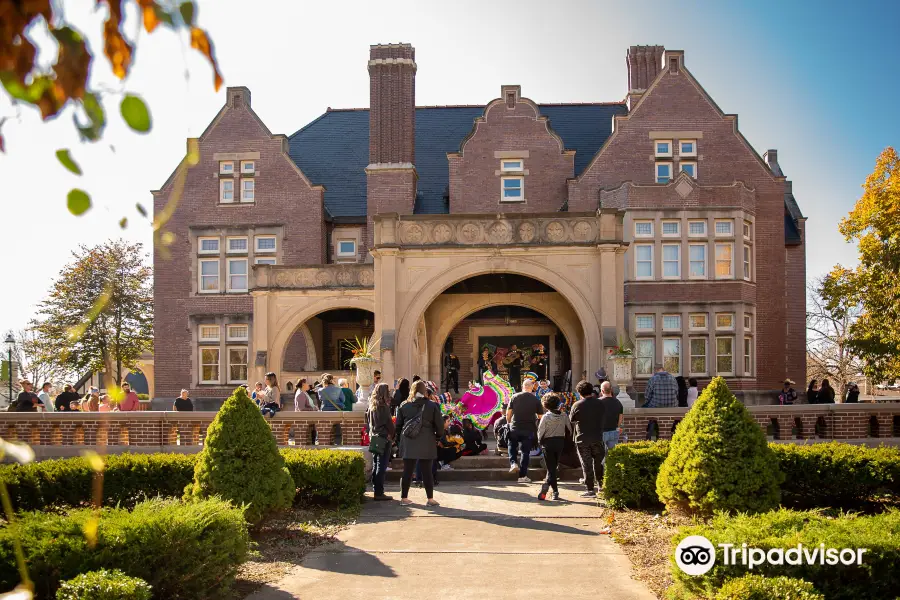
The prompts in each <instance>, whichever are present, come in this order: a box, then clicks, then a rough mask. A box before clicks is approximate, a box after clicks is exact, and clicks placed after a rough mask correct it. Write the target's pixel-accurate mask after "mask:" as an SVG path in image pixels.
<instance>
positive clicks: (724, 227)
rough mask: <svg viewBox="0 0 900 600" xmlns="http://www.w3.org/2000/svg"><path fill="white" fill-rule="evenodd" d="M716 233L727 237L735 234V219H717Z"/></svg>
mask: <svg viewBox="0 0 900 600" xmlns="http://www.w3.org/2000/svg"><path fill="white" fill-rule="evenodd" d="M716 235H717V236H725V237H728V236H731V235H734V221H732V220H731V219H718V220H716Z"/></svg>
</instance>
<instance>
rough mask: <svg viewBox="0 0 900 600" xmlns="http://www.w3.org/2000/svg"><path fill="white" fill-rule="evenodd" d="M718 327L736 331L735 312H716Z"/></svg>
mask: <svg viewBox="0 0 900 600" xmlns="http://www.w3.org/2000/svg"><path fill="white" fill-rule="evenodd" d="M716 329H727V330H728V331H734V313H716Z"/></svg>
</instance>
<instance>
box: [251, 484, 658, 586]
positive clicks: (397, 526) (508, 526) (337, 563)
mask: <svg viewBox="0 0 900 600" xmlns="http://www.w3.org/2000/svg"><path fill="white" fill-rule="evenodd" d="M582 489H583V488H581V487H580V486H575V485H571V484H567V485H560V493H561V495H562V497H563V500H567V502H545V503H538V502H537V500H536V498H535V496H536V494H537V491H538V486H537V485H536V484H531V485H521V484H507V483H498V482H490V483H488V482H485V483H481V484H479V483H474V482H472V483H463V482H460V483H450V482H447V483H444V484H442V485H441V486H439V487H438V488H437V490H436V492H435V499H436V500H438V502H440V503H441V504H442V506H440V507H438V508H434V509H430V508H426V507H425V506H424V502H425V492H424V490H421V489H413V490H412V491H411V492H410V498H412V499H413V500H414V501H415V502H416V504H414V505H412V506H410V507H404V506H401V505H400V504H399V502H397V501H396V500H395V501H394V502H384V503H376V502H371V501H366V503H365V505H364V507H363V511H362V515H361V517H360V519H359V522H358V523H357V524H356V525H354V526H352V527H350V528H349V529H346V530H345V531H343V532H342V533H341V534H340V535H339V536H338V541H337V542H334V543H331V544H328V545H325V546H322V547H320V548H319V549H317V550H316V551H314V552H312V553H310V554H309V555H307V557H306V558H305V559H304V560H303V562H302V564H300V565H298V566H297V567H294V569H293V570H292V571H291V572H290V573H289V574H288V576H287V577H285V578H284V579H283V580H281V581H280V582H278V583H277V584H272V585H267V586H265V587H263V588H262V589H261V590H259V591H257V592H255V593H254V594H252V595H251V596H249V597H248V600H287V599H288V598H301V599H304V600H313V599H314V600H353V599H356V598H359V599H364V600H377V599H381V598H391V599H412V598H416V599H420V598H433V599H437V598H476V597H477V598H491V599H496V600H506V599H509V600H513V599H516V600H520V599H521V598H536V597H547V594H552V597H556V598H566V599H580V598H584V599H588V598H590V599H591V600H602V599H605V598H610V599H612V598H615V599H616V600H655V596H654V595H653V594H652V593H651V592H650V590H649V589H648V588H647V587H646V586H645V585H644V584H643V583H640V582H638V581H635V580H634V579H632V578H631V563H630V562H629V561H628V558H627V557H626V556H625V554H624V553H623V552H622V551H621V550H620V549H619V547H618V546H617V545H616V543H615V542H613V541H612V540H611V539H610V537H609V536H608V535H604V534H600V533H599V532H600V531H601V530H602V529H603V528H604V527H605V526H606V520H605V518H602V510H601V509H599V508H598V507H597V506H596V505H595V504H594V503H593V502H589V501H587V500H584V499H581V498H578V493H579V492H581V491H582ZM387 493H388V494H391V495H393V496H394V497H395V498H397V499H399V497H400V490H399V488H398V487H397V486H391V487H388V490H387Z"/></svg>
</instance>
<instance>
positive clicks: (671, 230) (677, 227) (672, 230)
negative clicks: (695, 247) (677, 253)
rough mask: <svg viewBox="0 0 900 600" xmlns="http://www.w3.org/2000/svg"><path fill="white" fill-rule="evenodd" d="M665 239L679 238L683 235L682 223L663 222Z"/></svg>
mask: <svg viewBox="0 0 900 600" xmlns="http://www.w3.org/2000/svg"><path fill="white" fill-rule="evenodd" d="M662 234H663V237H678V236H680V235H681V221H663V222H662Z"/></svg>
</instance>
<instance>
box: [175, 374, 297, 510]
mask: <svg viewBox="0 0 900 600" xmlns="http://www.w3.org/2000/svg"><path fill="white" fill-rule="evenodd" d="M295 491H296V488H295V487H294V481H293V479H291V474H290V473H289V472H288V470H287V468H286V467H285V466H284V459H283V458H282V457H281V454H279V453H278V446H277V445H276V444H275V438H274V437H273V436H272V430H271V429H270V428H269V425H268V423H266V421H265V419H264V418H263V416H262V415H261V414H260V412H259V408H257V406H256V404H254V403H253V401H251V400H250V397H249V396H248V395H247V391H246V390H245V389H244V388H243V387H239V388H237V389H236V390H235V391H234V393H233V394H232V395H231V397H230V398H228V400H226V401H225V403H224V404H222V408H220V409H219V412H218V413H217V414H216V418H215V419H213V422H212V424H210V426H209V429H208V430H207V433H206V442H205V445H204V446H203V451H202V452H201V453H200V458H199V459H198V461H197V466H196V467H195V469H194V481H193V483H191V484H188V486H187V487H186V489H185V490H184V492H185V498H186V499H190V498H194V499H199V498H207V497H210V496H221V497H223V498H226V499H228V500H231V501H233V502H235V503H236V504H244V505H247V510H246V513H245V514H246V516H247V520H248V521H250V522H251V523H255V522H257V521H259V520H260V519H261V518H262V517H263V516H264V515H265V514H266V513H268V512H270V511H273V510H279V509H284V508H287V507H289V506H290V505H291V503H292V502H293V500H294V494H295Z"/></svg>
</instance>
